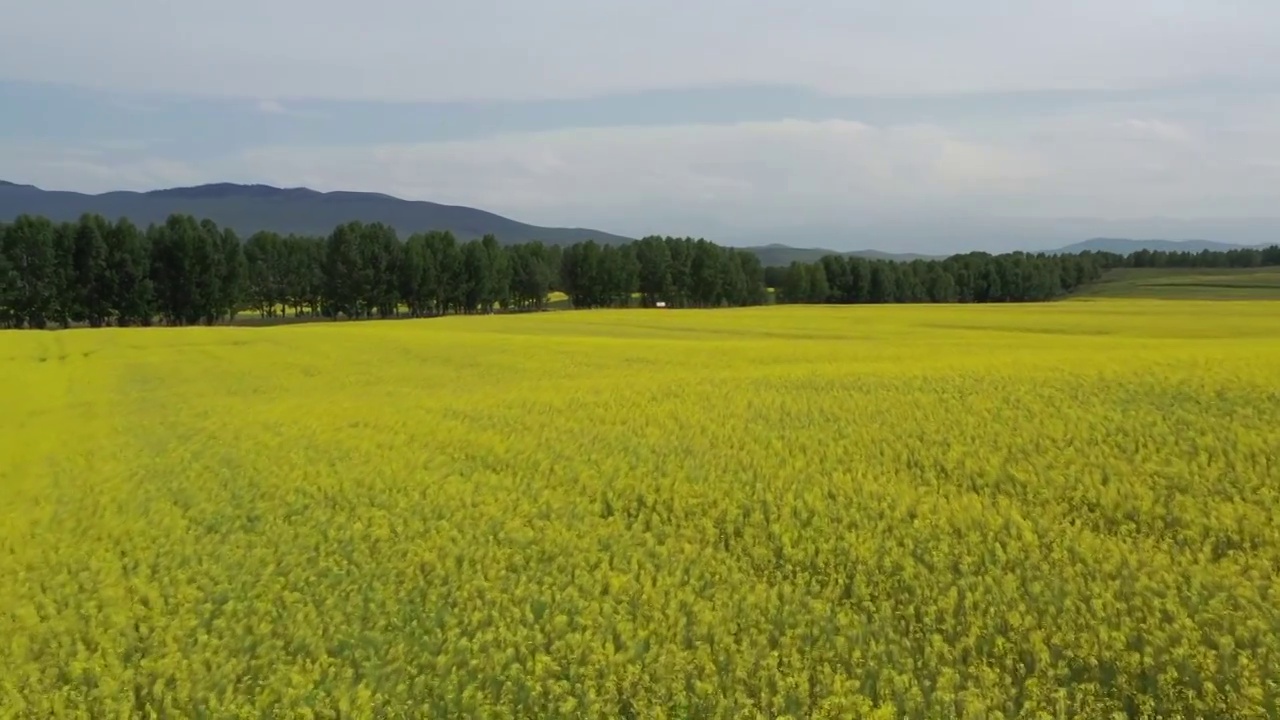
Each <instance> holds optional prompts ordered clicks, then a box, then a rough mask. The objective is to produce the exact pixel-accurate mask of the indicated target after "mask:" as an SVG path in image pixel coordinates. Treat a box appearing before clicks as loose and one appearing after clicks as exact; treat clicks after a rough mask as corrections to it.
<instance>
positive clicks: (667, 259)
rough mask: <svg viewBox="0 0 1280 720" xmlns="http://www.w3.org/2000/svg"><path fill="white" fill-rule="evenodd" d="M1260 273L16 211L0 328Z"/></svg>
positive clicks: (846, 294)
mask: <svg viewBox="0 0 1280 720" xmlns="http://www.w3.org/2000/svg"><path fill="white" fill-rule="evenodd" d="M1260 265H1280V248H1276V247H1271V248H1267V249H1265V250H1231V251H1227V252H1203V253H1176V252H1175V253H1166V252H1152V251H1148V250H1142V251H1139V252H1136V253H1133V254H1131V255H1128V256H1122V255H1117V254H1113V253H1097V252H1085V253H1080V254H1078V255H1045V254H1029V253H1021V252H1014V253H1005V254H1002V255H991V254H989V253H981V252H975V253H966V254H962V255H955V256H952V257H950V258H947V259H945V260H915V261H912V262H895V261H889V260H867V259H863V258H858V257H846V256H841V255H831V256H828V257H824V258H822V259H821V260H820V261H818V262H814V263H800V262H795V263H792V264H791V265H790V266H788V267H782V268H765V267H763V266H762V265H761V263H760V260H759V259H758V258H757V257H756V256H755V255H754V254H753V253H751V252H749V251H746V250H740V249H735V248H728V247H722V246H719V245H716V244H714V243H711V242H709V241H707V240H703V239H694V238H675V237H658V236H650V237H646V238H643V239H640V240H636V241H633V242H629V243H624V244H620V245H601V244H599V243H596V242H595V241H586V242H581V243H577V244H574V245H569V246H565V247H560V246H555V245H545V244H543V243H540V242H530V243H522V244H517V245H501V244H499V242H498V240H497V239H496V238H495V237H493V236H492V235H486V236H485V237H483V238H480V239H477V240H470V241H466V242H462V241H459V240H458V239H457V238H456V237H455V236H454V235H453V234H451V233H449V232H439V231H436V232H426V233H416V234H413V235H411V236H409V237H408V238H406V239H403V240H402V239H400V238H399V237H398V235H397V233H396V231H395V230H394V229H393V228H391V227H390V226H388V225H385V224H382V223H361V222H350V223H345V224H342V225H339V226H338V227H336V228H334V230H333V232H331V233H330V234H329V235H328V236H326V237H313V236H300V235H280V234H277V233H273V232H257V233H254V234H253V235H251V236H249V237H248V238H240V237H239V236H238V235H237V234H236V233H235V232H233V231H232V230H230V229H227V228H219V227H218V225H217V224H216V223H214V222H213V221H211V220H207V219H205V220H198V219H196V218H194V217H192V216H190V215H172V216H170V217H169V218H168V219H167V220H166V221H165V222H164V223H162V224H154V225H151V226H149V227H147V228H145V229H142V228H139V227H138V226H136V225H135V224H133V223H131V222H130V221H129V220H127V219H120V220H117V221H115V222H111V221H108V220H107V219H105V218H103V217H101V216H99V215H84V216H82V217H81V218H80V219H79V220H78V221H75V222H53V221H51V220H49V219H48V218H44V217H39V216H33V215H23V216H20V217H18V218H17V219H16V220H14V222H12V223H10V224H7V225H0V327H9V328H47V327H52V326H61V327H68V326H70V325H72V324H83V325H88V326H91V327H102V326H105V325H119V326H130V325H153V324H157V323H159V324H165V325H195V324H214V323H218V322H226V321H233V320H235V318H236V316H237V314H238V313H241V312H244V311H246V310H252V311H255V312H256V313H258V314H260V315H261V316H262V317H264V318H276V317H282V316H287V315H289V314H292V315H293V316H294V317H311V318H333V319H338V318H348V319H355V318H374V317H377V318H387V317H394V316H400V315H405V314H407V315H409V316H412V317H430V316H437V315H444V314H470V313H489V312H494V311H495V310H497V311H533V310H541V309H544V308H545V307H546V306H547V303H548V296H549V295H550V293H552V292H562V293H564V294H565V295H566V296H567V297H568V299H569V302H570V303H571V304H572V306H573V307H575V308H599V307H628V306H631V305H635V304H640V305H642V306H648V307H652V306H656V305H658V304H659V303H662V304H664V305H665V306H667V307H674V308H709V307H724V306H746V305H758V304H762V303H766V302H769V301H770V299H771V298H770V294H769V290H768V288H775V289H776V296H775V298H774V299H775V300H776V301H777V302H787V303H828V302H834V303H892V302H1030V301H1043V300H1051V299H1053V298H1055V297H1059V296H1061V295H1064V294H1066V293H1069V292H1071V291H1072V290H1074V289H1075V288H1078V287H1080V286H1081V285H1084V284H1086V283H1089V282H1093V281H1095V280H1097V279H1098V278H1099V277H1100V276H1101V274H1102V273H1103V272H1105V271H1106V270H1108V269H1111V268H1115V267H1165V266H1168V267H1254V266H1260Z"/></svg>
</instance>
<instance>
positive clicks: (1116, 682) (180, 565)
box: [0, 300, 1280, 720]
mask: <svg viewBox="0 0 1280 720" xmlns="http://www.w3.org/2000/svg"><path fill="white" fill-rule="evenodd" d="M0 376H2V377H3V379H4V391H3V411H2V412H0V490H2V492H0V717H4V718H9V717H15V718H25V717H30V718H71V717H102V718H108V717H110V718H124V717H164V718H206V717H207V718H223V717H241V718H248V717H314V718H320V717H330V718H337V717H342V718H457V717H467V718H470V717H476V718H558V717H565V718H577V717H583V718H595V717H600V718H606V717H607V718H637V719H643V720H653V719H658V718H735V719H736V718H782V717H788V718H811V717H812V718H842V719H843V718H859V717H878V718H898V717H908V718H999V717H1023V718H1055V717H1098V718H1109V717H1165V718H1174V717H1183V718H1192V717H1232V718H1265V717H1277V716H1280V579H1277V569H1278V568H1280V304H1276V303H1266V302H1252V303H1250V302H1204V303H1199V302H1179V301H1135V300H1099V301H1078V302H1064V303H1055V304H1041V305H1018V306H994V305H983V306H972V305H970V306H965V305H954V306H875V307H869V306H862V307H847V306H846V307H830V306H828V307H801V306H784V307H767V308H753V309H741V310H721V311H663V310H620V311H581V312H554V313H542V314H534V315H523V316H487V317H450V318H442V319H433V320H415V321H408V320H406V321H388V322H362V323H316V324H305V325H293V326H288V327H274V328H182V329H165V328H147V329H123V330H120V329H103V330H86V331H67V332H35V331H31V332H9V333H3V334H0Z"/></svg>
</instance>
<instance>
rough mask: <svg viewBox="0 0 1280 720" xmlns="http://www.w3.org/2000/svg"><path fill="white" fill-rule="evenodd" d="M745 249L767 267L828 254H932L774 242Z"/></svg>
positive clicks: (913, 257)
mask: <svg viewBox="0 0 1280 720" xmlns="http://www.w3.org/2000/svg"><path fill="white" fill-rule="evenodd" d="M743 250H749V251H751V252H752V253H754V254H755V255H756V257H758V258H760V262H761V263H762V264H763V265H764V266H765V267H785V266H787V265H790V264H791V263H792V262H794V261H797V260H798V261H800V262H804V263H811V262H817V261H819V260H821V259H822V258H824V257H826V256H827V255H844V256H846V257H862V258H867V259H868V260H898V261H902V262H910V261H911V260H929V259H931V258H933V257H934V256H932V255H917V254H914V253H887V252H881V251H879V250H849V251H840V250H828V249H826V248H797V247H791V246H790V245H782V244H779V243H773V244H770V245H755V246H752V247H745V248H743Z"/></svg>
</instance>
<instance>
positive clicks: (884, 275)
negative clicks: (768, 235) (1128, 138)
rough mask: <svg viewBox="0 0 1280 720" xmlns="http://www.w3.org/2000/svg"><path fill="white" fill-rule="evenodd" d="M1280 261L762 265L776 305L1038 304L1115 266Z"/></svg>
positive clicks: (1212, 257) (1166, 256)
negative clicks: (774, 292)
mask: <svg viewBox="0 0 1280 720" xmlns="http://www.w3.org/2000/svg"><path fill="white" fill-rule="evenodd" d="M1274 265H1280V246H1275V245H1273V246H1271V247H1267V248H1241V249H1233V250H1227V251H1209V250H1206V251H1203V252H1196V253H1191V252H1176V251H1175V252H1169V251H1153V250H1139V251H1137V252H1134V253H1131V254H1129V255H1120V254H1117V253H1109V252H1096V251H1086V252H1081V253H1078V254H1074V255H1071V254H1068V255H1058V254H1053V255H1051V254H1046V253H1026V252H1011V253H1004V254H1001V255H992V254H990V253H985V252H971V253H964V254H960V255H953V256H951V257H948V258H946V259H943V260H922V259H918V260H913V261H910V262H900V261H892V260H868V259H865V258H860V257H850V256H844V255H828V256H826V257H823V258H822V259H820V260H818V261H816V262H812V263H804V262H798V261H797V262H793V263H791V264H790V265H789V266H787V267H777V268H773V267H771V268H767V269H766V270H765V282H766V283H767V284H768V285H769V287H772V288H776V289H777V302H780V303H920V302H929V303H950V302H977V303H987V302H1037V301H1045V300H1052V299H1054V298H1057V297H1061V296H1063V295H1066V294H1069V293H1071V292H1072V291H1074V290H1075V289H1076V288H1079V287H1081V286H1082V285H1086V284H1088V283H1091V282H1095V281H1097V280H1098V279H1099V278H1100V277H1101V276H1102V274H1103V273H1104V272H1106V271H1107V270H1111V269H1114V268H1125V267H1130V268H1147V267H1183V268H1248V267H1262V266H1274Z"/></svg>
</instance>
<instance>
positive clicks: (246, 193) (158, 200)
mask: <svg viewBox="0 0 1280 720" xmlns="http://www.w3.org/2000/svg"><path fill="white" fill-rule="evenodd" d="M86 212H87V213H97V214H99V215H102V216H104V217H107V218H110V219H116V218H120V217H127V218H129V219H130V220H132V221H133V222H134V223H137V224H139V225H144V226H145V225H148V224H151V223H162V222H164V220H165V219H166V218H167V217H168V216H169V215H171V214H174V213H185V214H190V215H194V216H196V217H199V218H208V219H210V220H213V221H214V222H216V223H218V224H219V225H220V226H223V227H229V228H231V229H233V230H235V231H236V232H237V233H239V234H240V235H242V236H248V235H250V234H252V233H254V232H257V231H259V230H267V231H274V232H278V233H281V234H286V235H287V234H301V235H327V234H328V233H329V232H331V231H332V230H333V228H334V227H335V226H337V225H339V224H341V223H345V222H350V221H352V220H359V221H362V222H384V223H386V224H388V225H391V226H392V227H394V228H395V229H396V231H397V232H398V233H400V234H401V235H402V236H407V235H409V234H412V233H415V232H425V231H429V230H448V231H451V232H452V233H453V234H454V235H455V236H457V237H458V238H459V239H461V240H464V241H465V240H470V239H474V238H478V237H482V236H484V235H486V234H493V235H494V236H496V237H497V238H498V240H499V242H502V243H504V244H515V243H522V242H529V241H532V240H541V241H542V242H545V243H547V244H550V245H571V244H573V243H576V242H582V241H585V240H588V239H594V240H596V241H597V242H600V243H602V244H618V243H623V242H628V241H630V240H632V239H633V238H629V237H626V236H623V235H618V234H616V233H608V232H604V231H602V230H595V229H592V228H583V227H543V226H538V225H531V224H528V223H523V222H520V221H517V220H513V219H511V218H507V217H504V216H502V215H498V214H497V213H493V212H489V211H487V210H481V209H479V208H474V207H468V206H465V205H445V204H441V203H435V202H430V201H425V200H406V199H403V198H398V197H394V196H392V195H387V194H385V193H376V192H360V191H349V190H334V191H321V190H315V189H312V188H308V187H276V186H274V185H268V184H263V183H248V184H242V183H231V182H217V183H206V184H203V185H191V186H182V187H172V188H162V189H156V190H146V191H135V190H115V191H110V192H105V193H99V194H88V193H78V192H73V191H67V190H45V189H42V188H39V187H36V186H35V185H27V184H21V183H16V182H13V181H8V180H0V222H4V221H8V220H11V219H13V218H14V217H16V216H18V215H21V214H23V213H30V214H35V215H43V216H45V217H48V218H50V219H52V220H55V221H71V220H75V219H77V218H79V217H80V215H82V214H84V213H86ZM761 239H763V238H761ZM722 244H723V243H722ZM729 244H731V245H733V246H735V247H738V248H740V249H743V250H746V251H748V252H751V253H753V254H754V255H756V257H758V258H760V261H761V263H762V264H763V265H765V266H768V267H783V266H786V265H789V264H791V263H792V262H794V261H797V260H798V261H800V262H817V261H818V260H820V259H821V258H823V257H825V256H827V255H842V256H845V257H861V258H867V259H873V260H893V261H899V262H910V261H912V260H918V259H919V260H929V259H939V258H945V257H948V255H951V254H955V253H948V254H923V253H894V252H887V251H883V250H876V249H872V248H866V249H862V250H831V249H829V248H824V247H804V246H795V245H787V244H784V243H777V242H770V243H763V244H761V243H759V242H757V243H755V244H753V243H729ZM1269 244H1271V243H1265V244H1261V245H1247V244H1240V243H1225V242H1217V241H1212V240H1201V239H1191V240H1163V239H1148V240H1135V239H1129V238H1120V237H1093V238H1090V239H1088V240H1084V241H1081V242H1076V243H1071V244H1068V245H1064V246H1062V247H1059V248H1056V249H1052V250H1031V249H1027V252H1043V253H1046V254H1064V253H1079V252H1085V251H1095V252H1098V251H1102V252H1114V253H1119V254H1125V255H1127V254H1129V253H1132V252H1136V251H1138V250H1143V249H1147V250H1165V251H1179V252H1200V251H1201V250H1215V251H1223V250H1232V249H1240V248H1252V247H1264V246H1266V245H1269Z"/></svg>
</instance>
